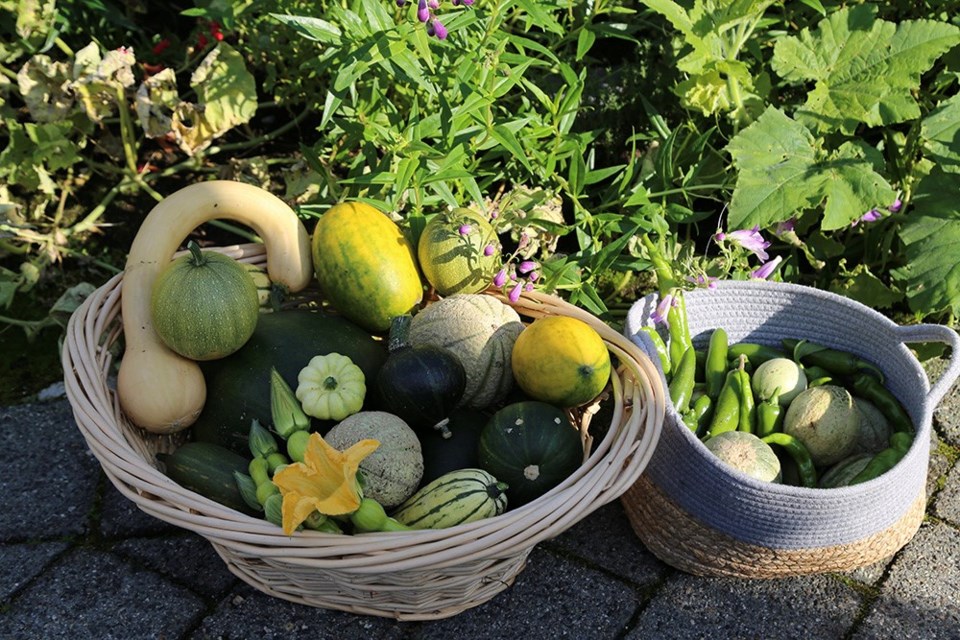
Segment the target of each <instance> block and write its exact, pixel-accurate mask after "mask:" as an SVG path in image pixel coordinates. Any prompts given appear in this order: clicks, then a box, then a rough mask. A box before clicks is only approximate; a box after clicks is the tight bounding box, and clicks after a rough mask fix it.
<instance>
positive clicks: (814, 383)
mask: <svg viewBox="0 0 960 640" xmlns="http://www.w3.org/2000/svg"><path fill="white" fill-rule="evenodd" d="M831 382H833V378H831V377H830V376H824V377H822V378H814V379H813V380H810V381H809V382H807V389H812V388H814V387H822V386H823V385H825V384H830V383H831Z"/></svg>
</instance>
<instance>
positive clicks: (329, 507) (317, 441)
mask: <svg viewBox="0 0 960 640" xmlns="http://www.w3.org/2000/svg"><path fill="white" fill-rule="evenodd" d="M379 446H380V443H379V442H378V441H376V440H361V441H360V442H358V443H356V444H355V445H353V446H352V447H350V448H349V449H347V450H346V451H339V450H337V449H335V448H334V447H332V446H330V445H329V444H327V441H326V440H324V439H323V438H322V437H321V436H320V434H319V433H312V434H310V439H309V440H308V442H307V450H306V452H305V453H304V456H303V462H295V463H293V464H290V465H288V466H286V467H284V468H283V469H282V470H280V471H278V472H277V474H276V475H275V476H274V477H273V482H274V484H276V485H277V487H278V488H279V489H280V493H281V494H282V495H283V507H282V512H283V532H284V533H286V534H287V535H290V534H292V533H293V532H294V531H295V530H296V528H297V527H298V526H300V524H302V523H303V521H304V520H306V519H307V518H308V517H309V516H310V514H312V513H313V512H314V511H319V512H320V513H322V514H323V515H327V516H339V515H345V514H348V513H353V512H354V511H356V510H357V507H359V506H360V500H361V496H360V486H359V484H358V483H357V469H358V468H359V467H360V462H361V461H362V460H363V459H364V458H366V457H367V456H368V455H370V454H371V453H373V452H374V451H375V450H376V448H377V447H379Z"/></svg>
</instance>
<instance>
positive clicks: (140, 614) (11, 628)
mask: <svg viewBox="0 0 960 640" xmlns="http://www.w3.org/2000/svg"><path fill="white" fill-rule="evenodd" d="M203 609H204V605H203V603H202V602H201V601H200V600H199V599H198V598H197V597H196V596H195V595H193V594H191V593H190V592H189V591H187V590H186V589H184V588H182V587H178V586H176V585H174V584H171V583H170V582H168V581H166V580H164V579H163V578H161V577H160V576H159V575H157V574H156V573H153V572H151V571H146V570H143V569H138V568H136V567H134V566H132V565H131V564H129V563H127V562H124V561H122V560H121V559H120V558H118V557H117V556H115V555H113V554H111V553H107V552H104V551H96V550H93V549H77V550H75V551H72V552H70V553H69V554H67V557H66V558H64V559H63V560H62V561H60V562H57V563H56V564H55V566H54V567H51V568H50V569H49V570H47V571H45V572H44V573H43V574H42V575H41V576H40V577H39V578H38V579H37V580H35V581H34V582H33V583H32V584H31V585H30V586H29V587H28V588H27V589H26V590H24V591H23V592H22V593H21V594H20V595H19V596H18V597H16V598H15V599H14V600H13V602H12V603H11V604H10V607H9V610H7V611H6V612H5V613H4V615H2V616H0V638H4V639H5V640H33V639H37V638H43V640H60V639H63V640H85V639H87V638H90V639H91V640H114V639H116V640H139V639H140V638H143V639H144V640H147V639H150V640H158V639H160V638H166V639H175V638H180V637H182V636H183V634H185V633H186V631H187V630H188V629H189V628H190V627H191V626H192V625H193V624H194V623H195V621H196V620H197V619H198V617H199V616H200V614H201V613H202V612H203Z"/></svg>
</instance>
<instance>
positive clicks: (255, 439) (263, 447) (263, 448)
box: [247, 419, 280, 458]
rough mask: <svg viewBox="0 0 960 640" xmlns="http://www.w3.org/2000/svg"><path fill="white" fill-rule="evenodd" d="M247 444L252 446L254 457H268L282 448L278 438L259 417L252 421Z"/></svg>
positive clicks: (251, 452)
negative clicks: (278, 443)
mask: <svg viewBox="0 0 960 640" xmlns="http://www.w3.org/2000/svg"><path fill="white" fill-rule="evenodd" d="M247 444H248V446H249V447H250V455H252V456H253V457H254V458H266V457H268V456H269V455H270V454H272V453H277V452H278V451H279V450H280V448H279V447H278V446H277V440H276V438H274V437H273V434H271V433H270V432H269V431H267V430H266V429H265V428H264V427H263V426H262V425H261V424H260V421H259V420H257V419H254V420H251V421H250V434H249V435H248V436H247Z"/></svg>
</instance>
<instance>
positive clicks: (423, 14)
mask: <svg viewBox="0 0 960 640" xmlns="http://www.w3.org/2000/svg"><path fill="white" fill-rule="evenodd" d="M429 19H430V9H428V8H427V0H420V3H419V4H418V5H417V20H419V21H420V22H426V21H427V20H429Z"/></svg>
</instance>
